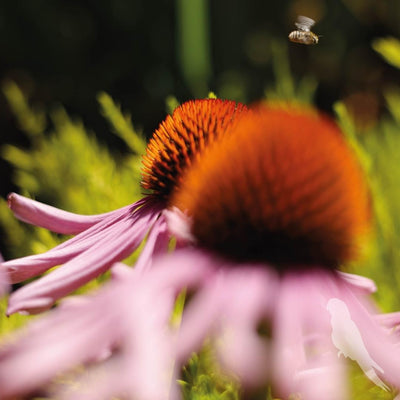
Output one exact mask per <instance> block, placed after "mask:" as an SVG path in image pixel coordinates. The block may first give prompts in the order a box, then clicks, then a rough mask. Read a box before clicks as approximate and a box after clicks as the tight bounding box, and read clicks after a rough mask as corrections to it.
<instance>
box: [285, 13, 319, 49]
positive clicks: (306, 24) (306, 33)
mask: <svg viewBox="0 0 400 400" xmlns="http://www.w3.org/2000/svg"><path fill="white" fill-rule="evenodd" d="M294 24H295V25H296V27H297V28H298V30H296V31H293V32H290V33H289V40H290V41H291V42H295V43H302V44H317V43H318V36H317V35H316V34H315V33H314V32H311V31H310V28H311V27H312V26H313V25H314V24H315V21H314V20H313V19H311V18H308V17H305V16H304V15H299V16H298V17H297V22H295V23H294Z"/></svg>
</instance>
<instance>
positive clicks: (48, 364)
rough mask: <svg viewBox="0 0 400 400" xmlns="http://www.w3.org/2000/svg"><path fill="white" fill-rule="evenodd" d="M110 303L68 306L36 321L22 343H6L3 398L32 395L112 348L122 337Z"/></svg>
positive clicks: (0, 382)
mask: <svg viewBox="0 0 400 400" xmlns="http://www.w3.org/2000/svg"><path fill="white" fill-rule="evenodd" d="M106 297H107V296H106ZM109 300H110V299H105V298H104V299H101V298H99V299H97V302H96V304H95V307H93V306H92V304H91V303H87V304H85V302H83V303H81V304H78V303H75V304H67V305H66V306H65V307H60V308H58V309H57V310H56V311H55V312H52V313H51V314H49V315H47V316H45V317H44V318H41V319H39V320H37V321H34V323H33V324H32V325H31V326H30V327H29V328H28V331H27V334H26V335H24V336H23V337H22V338H21V339H20V340H18V339H14V340H13V341H12V342H11V343H10V345H9V346H7V344H4V343H3V345H2V349H1V352H0V397H1V398H7V397H9V396H18V395H21V394H24V393H29V392H30V391H32V390H34V389H36V388H38V387H40V386H41V385H43V384H44V383H46V382H48V381H49V380H50V379H52V378H53V377H54V376H56V375H57V374H58V373H60V372H62V371H65V370H67V369H69V368H71V367H73V366H76V365H79V364H80V363H83V362H87V361H89V360H92V359H95V358H97V356H98V355H99V354H100V353H101V352H102V351H104V350H105V349H106V348H109V347H110V346H111V344H112V343H114V342H115V341H116V340H117V337H116V336H117V335H118V333H119V332H118V328H117V327H118V323H119V319H118V318H115V317H116V316H117V314H115V313H114V314H109V313H108V312H107V307H109ZM115 311H117V310H115Z"/></svg>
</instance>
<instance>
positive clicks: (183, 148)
mask: <svg viewBox="0 0 400 400" xmlns="http://www.w3.org/2000/svg"><path fill="white" fill-rule="evenodd" d="M245 109H246V107H245V106H244V105H242V104H237V103H235V102H233V101H222V100H217V99H205V100H194V101H189V102H186V103H184V104H183V105H181V106H180V107H178V108H177V109H176V110H175V111H174V113H173V114H172V116H168V117H167V118H166V119H165V121H163V122H162V123H161V124H160V126H159V128H158V129H157V130H156V131H155V133H154V135H153V137H152V139H151V140H150V142H149V144H148V147H147V149H146V154H145V155H144V157H143V164H144V168H143V182H142V186H143V187H144V188H145V189H147V190H148V194H147V195H145V196H144V197H143V198H142V199H141V200H139V201H137V202H136V203H133V204H131V205H128V206H126V207H123V208H121V209H118V210H115V211H111V212H110V213H106V214H101V215H94V216H82V215H76V214H72V213H68V212H65V211H62V210H58V209H56V208H54V207H50V206H47V205H45V204H42V203H39V202H36V201H33V200H30V199H27V198H24V197H22V196H19V195H17V194H15V193H13V194H11V195H9V198H8V202H9V207H10V208H11V210H12V211H13V212H14V214H15V215H16V216H17V217H18V218H19V219H21V220H22V221H25V222H28V223H31V224H34V225H38V226H42V227H44V228H47V229H49V230H52V231H53V232H57V233H62V234H72V235H76V236H75V237H74V238H72V239H70V240H68V241H66V242H64V243H62V244H60V245H59V246H57V247H55V248H53V249H51V250H50V251H48V252H47V253H44V254H38V255H33V256H28V257H24V258H19V259H15V260H10V261H6V262H4V263H1V268H2V269H3V270H4V271H7V273H8V276H9V278H10V280H11V282H12V283H16V282H21V281H24V280H26V279H29V278H32V277H34V276H37V275H39V274H41V273H43V272H45V271H47V270H48V269H50V268H51V267H54V266H56V265H60V264H62V266H61V267H59V268H58V269H56V270H54V271H52V272H51V273H50V274H47V275H45V276H44V277H42V278H41V279H39V280H36V281H34V282H32V283H29V284H27V285H25V286H23V287H22V288H20V289H19V290H17V291H15V292H14V293H13V294H12V295H11V296H10V300H9V308H8V313H9V314H11V313H14V312H16V311H26V312H40V311H42V310H45V309H48V308H49V307H51V306H52V304H53V303H54V302H55V301H56V300H57V299H59V298H61V297H63V296H65V295H66V294H68V293H70V292H72V291H73V290H75V289H76V288H78V287H80V286H82V285H83V284H85V283H87V282H88V281H90V280H91V279H93V278H95V277H96V276H98V275H100V274H101V273H103V272H104V271H106V270H107V269H108V268H110V266H111V265H112V264H113V263H114V262H116V261H119V260H122V259H124V258H125V257H127V256H128V255H130V254H131V253H132V252H133V251H134V250H135V249H136V248H137V247H138V246H139V244H140V243H141V242H142V241H143V239H144V238H145V237H146V235H147V242H146V245H145V247H144V249H143V251H142V252H141V255H140V257H139V259H138V262H137V264H136V268H138V269H144V268H147V267H148V266H149V265H150V263H151V258H152V256H153V254H154V253H157V252H160V251H165V250H166V248H167V244H168V241H169V238H170V235H169V234H168V232H167V227H166V221H165V217H164V214H163V210H164V209H165V208H166V207H167V206H168V204H169V198H170V193H171V191H172V190H173V189H174V187H176V186H177V185H179V184H180V180H181V175H182V173H183V171H184V170H185V168H187V167H188V166H189V165H190V164H191V163H192V161H193V158H198V157H199V155H200V154H201V153H202V151H203V150H204V148H205V147H206V146H207V145H208V143H210V142H212V141H214V140H215V139H216V138H217V137H218V136H221V135H224V133H225V132H226V131H227V129H228V128H230V127H232V125H233V124H234V123H235V121H236V119H237V116H238V115H240V114H241V113H242V111H244V110H245Z"/></svg>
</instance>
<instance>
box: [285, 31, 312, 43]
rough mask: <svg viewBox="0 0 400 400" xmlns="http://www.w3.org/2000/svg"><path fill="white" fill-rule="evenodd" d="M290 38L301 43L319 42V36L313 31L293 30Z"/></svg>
mask: <svg viewBox="0 0 400 400" xmlns="http://www.w3.org/2000/svg"><path fill="white" fill-rule="evenodd" d="M289 40H290V41H291V42H294V43H301V44H317V43H318V36H317V35H316V34H315V33H314V32H311V31H300V30H298V31H293V32H290V33H289Z"/></svg>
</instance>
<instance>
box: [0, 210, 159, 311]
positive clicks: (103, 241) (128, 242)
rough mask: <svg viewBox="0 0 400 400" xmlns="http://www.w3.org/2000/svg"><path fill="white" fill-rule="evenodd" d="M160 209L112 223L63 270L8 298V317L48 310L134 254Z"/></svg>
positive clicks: (142, 212) (139, 211)
mask: <svg viewBox="0 0 400 400" xmlns="http://www.w3.org/2000/svg"><path fill="white" fill-rule="evenodd" d="M159 212H160V210H159V209H158V207H153V208H152V207H150V206H149V207H147V205H146V206H143V207H141V208H140V209H138V210H137V211H136V212H135V214H134V215H127V216H125V217H124V218H123V219H121V220H120V221H118V223H114V224H112V225H111V226H110V227H109V228H108V229H107V231H106V233H105V234H104V235H102V237H101V238H99V239H98V240H97V241H96V242H95V243H94V244H92V245H91V246H90V247H89V248H88V249H87V250H86V251H84V252H81V253H80V254H79V255H77V256H76V257H74V258H72V259H71V260H70V261H68V262H67V263H66V264H64V265H62V266H61V267H60V268H58V269H56V270H54V271H52V273H51V274H48V275H45V276H44V277H42V278H40V279H39V280H37V281H34V282H32V283H29V284H27V285H25V286H23V287H22V288H20V289H19V290H17V291H16V292H14V293H13V294H12V295H11V296H10V299H9V307H8V311H7V312H8V314H12V313H14V312H17V311H24V312H29V313H37V312H41V311H43V310H45V309H48V308H49V307H51V306H52V304H53V303H54V302H55V301H56V300H58V299H59V298H61V297H63V296H65V295H66V294H68V293H70V292H72V291H73V290H75V289H77V288H78V287H80V286H82V285H84V284H85V283H87V282H89V281H90V280H91V279H94V278H95V277H97V276H99V275H100V274H101V273H103V272H105V271H106V270H107V269H108V268H109V267H110V266H111V265H112V264H113V263H114V262H116V261H120V260H122V259H124V258H125V257H127V256H128V255H129V254H131V253H132V252H133V251H134V250H135V249H136V248H137V247H138V246H139V244H140V243H141V241H142V240H143V238H144V237H145V235H146V233H147V231H148V229H149V227H150V226H152V224H153V223H154V221H155V220H156V219H157V217H158V215H159Z"/></svg>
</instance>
